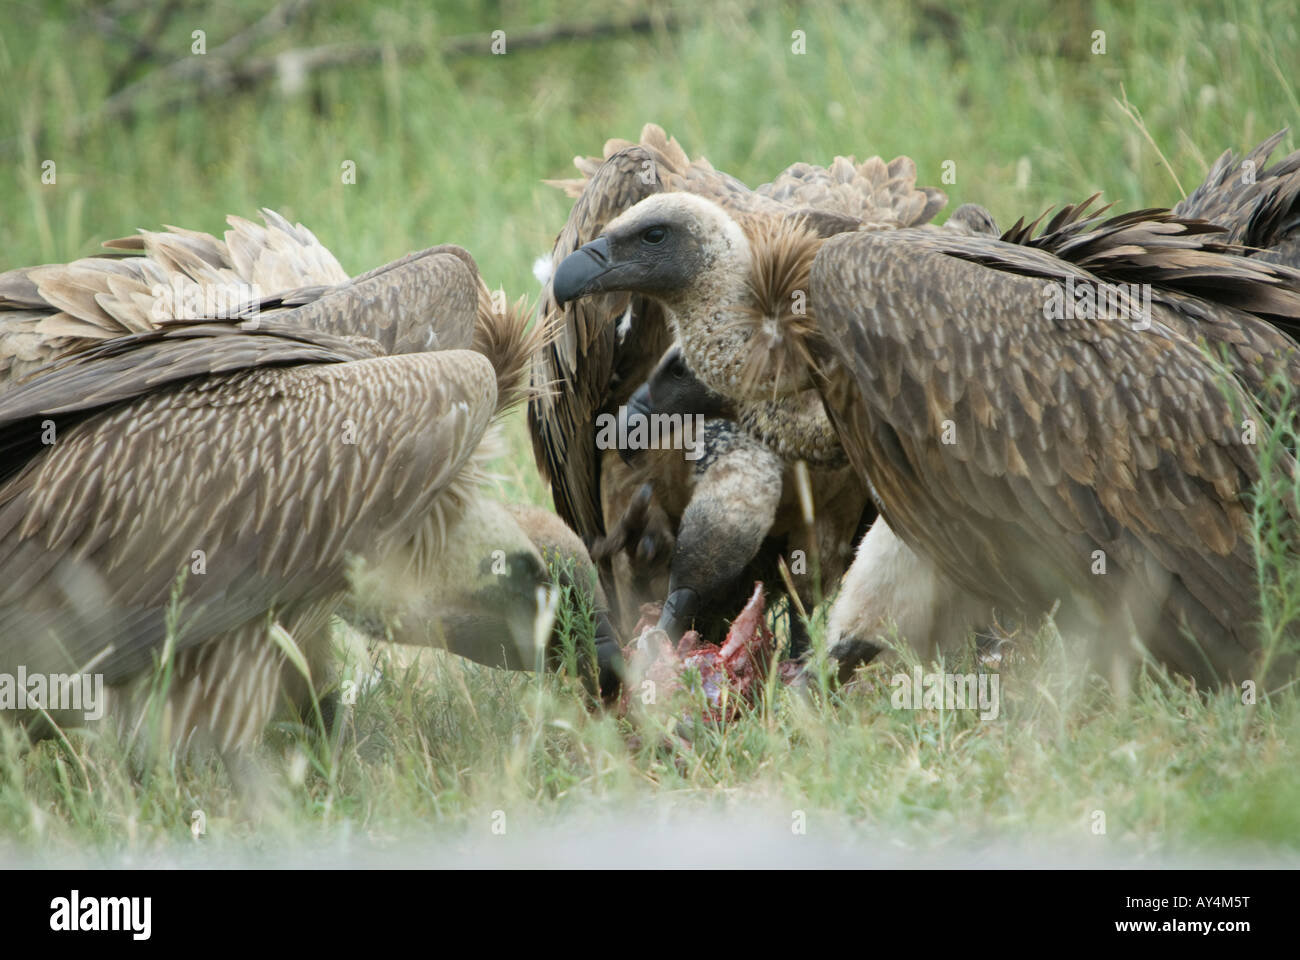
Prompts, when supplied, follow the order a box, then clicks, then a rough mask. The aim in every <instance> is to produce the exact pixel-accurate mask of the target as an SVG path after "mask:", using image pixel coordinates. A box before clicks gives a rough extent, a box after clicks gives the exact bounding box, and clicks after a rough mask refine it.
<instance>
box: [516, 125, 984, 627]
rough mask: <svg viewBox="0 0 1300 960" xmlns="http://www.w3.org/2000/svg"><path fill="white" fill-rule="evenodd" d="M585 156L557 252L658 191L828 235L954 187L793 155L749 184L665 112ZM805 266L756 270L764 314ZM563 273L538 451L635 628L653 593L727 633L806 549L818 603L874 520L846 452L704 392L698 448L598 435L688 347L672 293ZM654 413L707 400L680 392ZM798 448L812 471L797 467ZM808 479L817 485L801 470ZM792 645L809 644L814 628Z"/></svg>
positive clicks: (545, 302) (975, 215)
mask: <svg viewBox="0 0 1300 960" xmlns="http://www.w3.org/2000/svg"><path fill="white" fill-rule="evenodd" d="M574 162H575V165H576V166H577V168H578V170H579V172H580V173H581V174H582V178H581V179H577V180H569V181H555V182H553V183H554V185H556V186H560V187H562V188H563V189H565V190H566V192H567V193H568V194H569V195H570V196H572V197H574V198H575V203H574V205H573V208H572V211H571V212H570V215H569V218H568V221H567V222H566V224H565V225H564V228H563V229H562V230H561V232H560V234H559V236H558V238H557V240H556V243H555V246H554V248H553V251H552V254H551V261H550V262H551V264H559V263H560V262H561V261H563V260H565V258H566V257H569V256H571V255H574V254H575V252H576V251H579V250H587V251H590V250H592V249H593V248H592V247H591V246H590V244H591V242H592V241H595V240H596V239H597V238H598V237H599V236H601V235H602V232H603V231H604V230H605V229H606V227H607V226H608V225H609V224H610V223H611V222H612V221H614V220H615V219H616V218H617V217H619V216H621V215H623V214H625V213H626V212H627V211H629V210H630V209H632V208H633V207H634V206H635V205H636V204H637V203H638V202H641V201H644V200H645V199H646V198H649V197H673V196H678V195H681V196H683V197H696V198H707V199H708V200H709V201H710V202H711V203H713V204H717V205H718V206H720V207H721V208H722V209H724V210H726V211H727V212H728V213H729V214H732V215H735V216H741V217H756V218H758V221H757V222H780V221H781V220H782V218H785V217H788V216H794V215H798V216H799V217H801V222H803V223H805V224H807V225H809V227H810V228H811V229H813V230H814V231H816V232H818V234H819V235H831V234H833V233H836V232H840V231H842V230H846V229H870V230H887V229H894V228H901V227H911V226H916V225H919V224H923V223H926V222H927V221H928V220H930V219H931V218H932V217H933V216H934V214H935V213H936V212H937V211H938V210H939V209H940V208H941V207H942V206H943V204H944V203H945V202H946V198H945V197H944V195H943V194H942V193H941V192H940V191H938V190H935V189H932V188H918V187H917V186H916V169H915V165H914V164H913V163H912V162H911V161H910V160H909V159H907V158H906V157H899V158H897V159H896V160H894V161H892V162H890V163H888V164H887V163H885V162H884V161H882V160H880V159H879V158H874V157H873V158H871V159H870V160H868V161H866V162H865V163H861V164H858V163H856V162H855V161H853V160H852V159H850V158H846V157H837V158H836V159H835V161H834V162H833V163H832V164H831V166H830V167H829V168H826V167H820V166H814V165H812V164H807V163H796V164H794V165H792V166H790V167H789V168H787V169H786V170H785V171H783V172H782V173H781V174H779V175H778V176H777V177H776V178H775V179H773V180H772V181H771V182H770V183H767V184H764V185H762V186H760V187H758V188H757V189H750V188H749V187H748V186H746V185H745V184H743V183H741V182H740V181H738V180H736V179H735V178H734V177H731V176H729V175H727V174H725V173H723V172H721V171H718V170H715V169H714V168H713V167H712V166H711V165H710V164H709V163H708V162H707V161H706V160H703V159H697V160H694V161H692V160H690V159H689V158H688V157H687V155H686V153H685V152H684V151H683V150H682V148H681V146H680V145H679V144H678V142H677V141H676V140H675V139H673V138H671V137H668V136H667V134H665V132H664V131H663V130H662V129H661V128H660V127H658V126H655V125H654V124H647V125H646V126H645V127H644V129H643V130H642V133H641V139H640V141H639V142H638V143H630V142H628V141H625V140H611V141H609V142H608V143H606V144H605V148H604V156H603V157H602V158H594V157H578V158H576V159H575V161H574ZM985 217H987V215H985ZM957 219H958V222H960V223H962V224H964V225H965V227H966V229H967V230H968V231H969V230H978V229H981V227H980V215H979V210H978V208H971V209H970V210H966V211H963V217H961V218H957ZM990 222H991V221H990ZM773 240H774V242H777V243H780V242H781V240H780V238H776V237H774V238H773ZM581 256H586V254H585V253H584V254H582V255H581ZM808 263H810V261H807V262H803V261H799V260H798V258H794V259H792V260H790V261H788V262H787V261H772V264H773V266H775V267H778V268H779V269H776V270H774V271H773V272H771V273H770V274H764V275H755V277H754V278H753V279H754V282H755V290H754V296H755V298H756V301H755V308H756V309H759V310H768V311H776V312H778V313H779V312H781V311H782V310H787V309H790V308H792V307H795V308H797V303H796V299H797V298H798V297H799V296H800V294H801V289H800V287H799V286H798V284H799V283H800V282H802V280H803V279H806V267H807V266H808ZM683 268H689V264H683ZM553 284H554V279H553V278H552V279H551V280H548V281H547V283H546V286H545V288H544V290H543V293H542V303H541V307H540V309H541V311H542V312H543V313H544V314H546V315H550V316H553V317H554V318H555V320H556V323H557V326H558V330H557V331H556V333H555V335H554V336H553V337H552V338H551V339H550V340H548V342H547V343H546V344H544V345H543V346H542V348H541V349H540V350H539V351H538V353H537V357H536V362H535V364H534V371H533V383H534V384H536V385H538V386H545V387H549V388H551V389H548V390H545V391H544V392H539V393H538V394H537V395H536V396H534V398H533V399H532V400H531V401H530V404H529V424H530V427H531V431H532V435H533V442H534V451H535V453H536V458H537V463H538V466H539V469H540V470H541V472H542V474H543V476H544V477H545V478H546V479H547V480H548V481H549V483H550V486H551V491H552V494H553V498H554V502H555V507H556V510H557V512H558V513H559V515H560V516H561V517H562V518H563V519H564V520H565V521H567V522H568V524H569V525H570V526H571V527H573V529H574V530H576V531H577V532H578V533H579V534H580V535H581V536H582V538H583V540H584V541H585V542H586V543H587V544H588V545H590V546H591V547H592V550H593V553H594V554H595V555H596V557H597V558H598V559H599V560H600V562H601V564H602V578H603V582H604V583H605V586H606V590H607V593H608V594H610V601H611V605H612V606H614V608H615V609H616V610H617V611H618V616H619V619H620V622H621V624H622V626H623V628H624V629H625V630H627V629H630V628H631V626H632V624H633V623H635V622H636V620H637V618H638V614H639V607H640V605H641V604H642V603H644V602H647V601H665V600H666V602H665V603H664V608H663V615H662V617H661V619H660V626H661V627H663V628H664V629H666V630H668V631H669V633H670V634H672V635H674V636H676V635H679V634H680V633H681V632H682V631H683V630H684V629H685V628H687V627H689V626H691V625H692V624H694V626H695V627H696V628H697V629H700V630H701V631H702V632H703V633H705V634H706V635H709V634H712V633H716V632H717V631H718V630H719V629H721V625H722V619H721V616H722V614H723V613H726V612H733V613H734V611H735V610H738V609H739V607H740V605H741V604H742V603H743V601H744V598H745V597H746V596H747V595H748V592H749V590H748V589H747V588H748V587H749V586H750V585H752V581H753V579H756V578H762V579H765V580H767V581H768V582H769V583H772V584H773V585H776V584H780V583H781V582H782V580H781V579H780V578H778V577H777V576H776V572H777V564H778V561H779V560H780V559H782V558H785V559H787V560H790V561H792V562H790V563H788V567H789V569H790V571H791V573H792V578H793V580H794V581H795V584H796V590H797V593H798V594H799V595H800V596H799V598H798V599H799V600H800V602H801V603H803V604H804V605H806V606H811V605H812V603H813V602H814V601H815V600H816V599H819V596H818V594H819V592H820V587H819V584H818V579H820V581H821V582H823V583H826V584H834V583H836V582H837V581H838V580H839V578H840V576H841V575H842V574H843V572H844V571H845V570H846V569H847V566H848V564H849V562H850V560H851V558H852V552H853V547H854V544H855V542H856V539H857V535H858V533H859V532H860V531H862V530H865V527H866V525H867V524H868V523H869V522H870V521H871V519H872V518H873V517H874V515H875V509H874V507H873V506H872V504H871V502H870V498H869V496H868V494H867V491H866V489H865V488H863V487H862V485H861V484H860V482H858V481H857V480H856V477H855V475H854V474H853V471H852V468H851V467H850V465H849V463H848V460H847V458H846V457H845V455H844V451H843V449H842V448H841V447H839V446H838V445H837V444H834V443H831V444H829V445H826V446H825V447H824V448H822V449H815V448H807V449H801V450H800V451H799V455H798V456H791V455H790V450H788V449H786V445H787V442H788V438H786V437H785V436H784V435H782V434H781V433H779V432H773V431H770V430H768V429H767V426H768V424H767V419H766V417H767V413H768V411H764V410H762V409H760V406H761V405H750V406H747V407H744V408H738V409H736V410H734V411H717V410H711V409H709V407H708V404H707V402H706V404H705V406H704V407H701V408H700V409H699V410H696V411H694V412H698V413H700V414H701V415H702V416H705V417H706V418H707V419H706V420H705V431H704V443H703V446H704V453H703V455H702V456H701V457H699V458H698V459H694V460H692V459H688V458H687V457H686V456H684V451H683V450H680V449H677V450H653V451H644V452H642V453H640V454H639V455H638V456H636V457H634V458H629V459H630V460H632V462H630V463H625V462H624V458H623V456H621V455H620V451H618V450H614V449H608V448H607V447H602V444H600V443H599V442H598V440H599V431H598V428H597V424H598V422H599V420H600V418H602V417H617V416H619V415H620V412H623V413H625V412H626V411H627V409H628V404H629V402H630V401H631V399H632V397H633V396H634V394H635V393H636V392H637V391H638V389H640V388H642V387H643V385H645V384H646V383H647V381H648V380H649V379H650V378H651V376H652V374H654V372H655V371H656V369H658V370H660V371H665V370H667V369H668V368H670V367H671V366H672V365H673V364H675V363H676V362H677V361H676V360H675V358H676V357H680V356H681V355H682V354H681V353H680V351H679V352H677V353H674V352H673V347H674V343H673V341H674V333H673V330H672V328H671V326H670V324H669V322H668V319H667V314H666V311H665V305H664V304H663V302H662V300H661V298H660V297H659V293H660V291H659V290H656V289H649V288H645V289H631V288H628V289H622V288H619V287H617V286H616V285H611V286H609V287H608V288H607V289H606V290H605V291H603V292H600V293H598V294H595V295H593V296H591V297H588V298H585V299H582V300H575V299H567V300H566V299H564V298H559V297H557V296H556V295H555V289H554V285H553ZM805 289H806V288H805ZM787 402H788V401H787V400H784V399H783V400H782V401H781V402H780V403H774V404H773V405H772V406H773V407H774V408H779V407H783V406H784V405H785V404H786V403H787ZM799 403H800V404H801V405H802V406H803V407H804V408H805V410H806V412H807V415H808V420H809V422H811V423H813V424H814V425H815V426H814V428H813V429H814V432H815V433H816V434H817V435H819V436H821V437H825V438H829V437H832V436H833V431H832V430H831V428H830V424H829V421H827V420H826V418H825V415H824V413H822V412H821V401H820V399H819V398H818V396H817V394H816V392H815V390H813V389H812V387H811V385H809V387H808V389H806V390H805V391H803V393H802V395H801V396H800V398H799ZM640 412H641V413H643V414H654V413H673V412H681V413H689V412H692V411H689V410H687V409H686V408H685V407H679V406H673V405H671V404H670V405H668V406H663V407H661V408H659V409H657V410H651V409H649V408H643V409H642V410H641V411H640ZM623 452H624V453H626V452H627V451H623ZM800 460H801V461H803V463H804V467H799V466H798V465H797V462H798V461H800ZM801 475H802V476H804V477H806V481H804V482H800V480H799V477H800V476H801ZM809 521H811V523H810V522H809ZM818 574H819V575H820V576H819V577H818V576H817V575H818ZM791 621H792V625H794V624H795V621H794V618H793V617H792V618H791ZM796 626H797V625H796ZM799 632H801V631H799V630H798V629H796V631H795V633H799ZM794 640H795V643H796V652H797V647H798V642H799V638H798V637H795V638H794Z"/></svg>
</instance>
